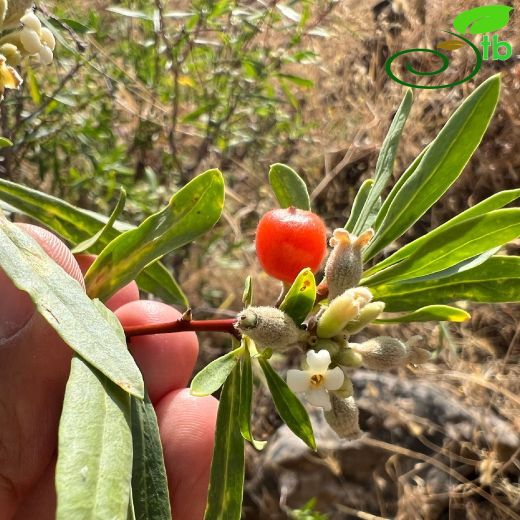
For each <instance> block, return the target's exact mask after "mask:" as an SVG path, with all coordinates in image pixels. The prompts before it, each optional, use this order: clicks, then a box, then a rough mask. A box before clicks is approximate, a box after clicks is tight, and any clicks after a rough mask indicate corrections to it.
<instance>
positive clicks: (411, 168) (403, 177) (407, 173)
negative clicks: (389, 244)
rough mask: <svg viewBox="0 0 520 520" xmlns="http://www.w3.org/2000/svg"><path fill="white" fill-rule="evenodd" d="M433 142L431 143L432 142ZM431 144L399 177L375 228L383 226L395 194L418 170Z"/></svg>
mask: <svg viewBox="0 0 520 520" xmlns="http://www.w3.org/2000/svg"><path fill="white" fill-rule="evenodd" d="M430 144H431V143H430ZM430 144H429V145H427V146H426V147H425V148H424V149H423V150H422V151H421V153H420V154H419V155H418V156H417V157H416V158H415V159H414V160H413V162H412V164H410V166H408V168H406V170H405V172H404V173H403V174H402V175H401V176H400V177H399V179H397V182H396V183H395V184H394V186H393V187H392V189H391V190H390V193H389V194H388V197H387V198H386V199H385V201H384V202H383V204H382V205H381V208H380V209H379V211H378V212H377V216H376V219H375V221H374V226H373V227H374V229H378V228H379V227H380V226H381V222H383V220H384V219H385V216H386V214H387V213H388V208H389V207H390V205H391V204H392V202H393V201H394V199H395V196H396V195H397V194H398V193H399V192H400V191H401V188H402V186H403V184H404V183H405V182H406V181H407V180H408V179H409V178H410V177H411V175H412V174H413V173H414V172H415V170H417V167H418V166H419V164H420V163H421V161H422V159H423V157H424V155H425V154H426V151H427V150H428V148H429V147H430Z"/></svg>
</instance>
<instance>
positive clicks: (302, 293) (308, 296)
mask: <svg viewBox="0 0 520 520" xmlns="http://www.w3.org/2000/svg"><path fill="white" fill-rule="evenodd" d="M315 300H316V280H315V279H314V274H313V273H312V271H311V270H310V269H309V268H308V267H307V268H305V269H303V271H301V272H300V274H299V275H298V276H297V277H296V280H294V282H293V284H292V285H291V288H290V289H289V291H288V292H287V294H286V295H285V298H284V299H283V302H282V303H281V304H280V309H281V310H282V311H284V312H285V313H286V314H288V315H289V316H290V317H291V318H292V319H293V320H294V322H295V323H296V325H298V326H300V325H301V324H302V322H303V321H304V320H305V318H306V317H307V315H308V314H309V312H311V311H312V309H313V307H314V302H315Z"/></svg>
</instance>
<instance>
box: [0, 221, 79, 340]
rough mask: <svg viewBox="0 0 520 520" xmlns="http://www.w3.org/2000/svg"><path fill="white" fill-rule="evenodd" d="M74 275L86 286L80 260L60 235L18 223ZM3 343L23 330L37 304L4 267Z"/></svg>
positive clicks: (0, 288)
mask: <svg viewBox="0 0 520 520" xmlns="http://www.w3.org/2000/svg"><path fill="white" fill-rule="evenodd" d="M18 226H19V227H20V228H21V229H22V230H23V231H24V232H26V233H27V234H28V235H30V236H32V237H33V238H34V239H35V240H36V241H37V242H38V243H39V244H40V246H41V247H42V249H43V250H44V251H45V252H46V253H47V254H48V255H49V256H50V257H51V258H52V259H53V260H54V261H55V262H56V263H57V264H58V265H59V266H60V267H61V268H62V269H63V270H64V271H65V272H66V273H68V274H69V275H70V276H72V277H73V278H75V279H76V280H77V281H78V282H79V283H80V284H81V285H82V286H84V282H83V276H82V275H81V271H80V268H79V266H78V263H77V262H76V260H75V259H74V257H73V256H72V254H71V252H70V251H69V249H68V247H67V246H66V245H65V244H64V243H63V242H62V241H61V240H60V239H59V238H58V237H56V235H54V234H52V233H51V232H49V231H47V230H46V229H43V228H41V227H38V226H33V225H31V224H18ZM0 294H1V295H2V298H0V316H1V317H2V319H1V320H0V342H1V341H2V340H5V339H7V338H9V337H11V336H13V335H14V334H16V333H17V332H19V331H20V330H21V329H22V328H23V327H24V326H25V325H26V324H27V323H28V321H29V320H30V319H31V318H32V316H33V314H34V312H35V307H34V305H33V303H32V301H31V299H30V298H29V295H28V294H27V293H26V292H23V291H20V290H19V289H18V288H17V287H15V285H14V284H13V282H11V280H10V279H9V278H8V277H7V275H6V274H5V273H4V272H3V271H2V270H0Z"/></svg>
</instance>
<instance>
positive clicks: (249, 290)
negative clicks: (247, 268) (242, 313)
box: [242, 276, 253, 307]
mask: <svg viewBox="0 0 520 520" xmlns="http://www.w3.org/2000/svg"><path fill="white" fill-rule="evenodd" d="M242 303H243V304H244V307H249V306H250V305H251V304H252V303H253V281H252V279H251V277H250V276H248V277H247V278H246V283H245V285H244V293H243V294H242Z"/></svg>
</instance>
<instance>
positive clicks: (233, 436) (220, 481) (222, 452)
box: [204, 365, 245, 520]
mask: <svg viewBox="0 0 520 520" xmlns="http://www.w3.org/2000/svg"><path fill="white" fill-rule="evenodd" d="M239 413H240V365H236V366H235V368H234V370H233V371H232V372H231V374H230V375H229V377H228V379H227V380H226V382H225V384H224V387H223V389H222V393H221V395H220V402H219V406H218V415H217V430H216V434H215V448H214V450H213V461H212V463H211V477H210V483H209V491H208V505H207V507H206V513H205V515H204V520H240V517H241V514H242V496H243V489H244V470H245V467H244V439H243V437H242V435H241V433H240V425H239V422H238V417H239Z"/></svg>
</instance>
